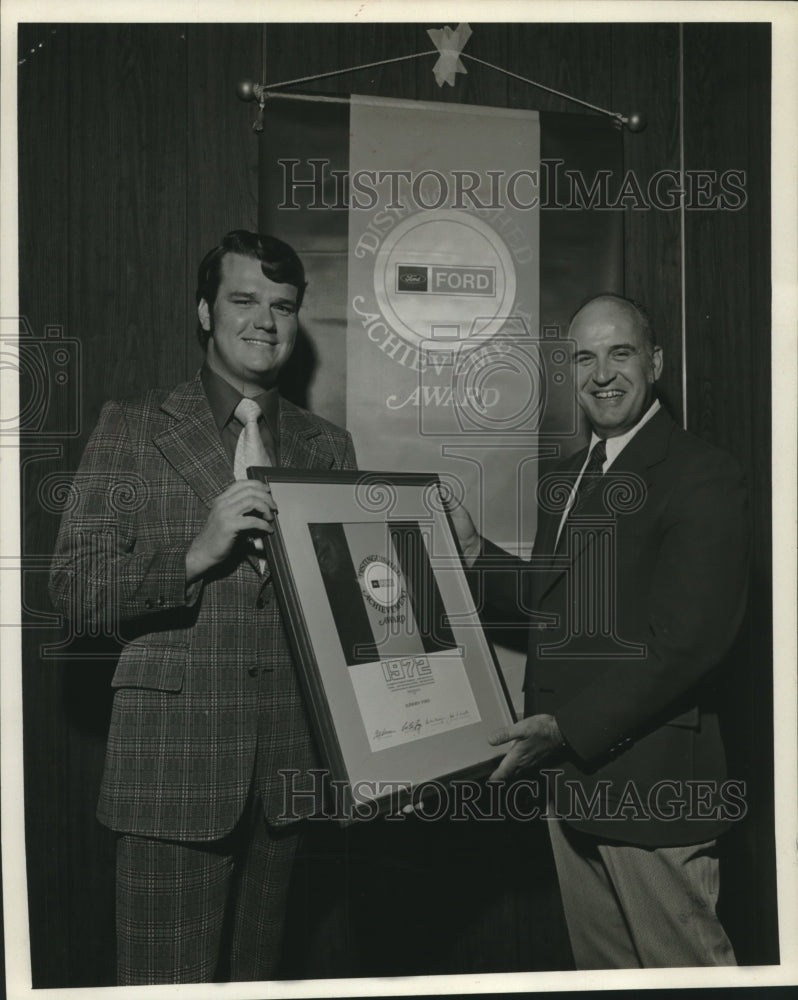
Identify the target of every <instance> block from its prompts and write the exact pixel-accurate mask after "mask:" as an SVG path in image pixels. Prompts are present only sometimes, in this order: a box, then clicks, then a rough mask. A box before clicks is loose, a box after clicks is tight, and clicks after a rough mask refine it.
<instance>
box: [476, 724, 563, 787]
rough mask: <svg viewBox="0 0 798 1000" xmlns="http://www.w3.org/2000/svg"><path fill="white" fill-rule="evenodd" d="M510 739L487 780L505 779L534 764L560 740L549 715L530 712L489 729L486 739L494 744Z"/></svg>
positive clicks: (497, 744)
mask: <svg viewBox="0 0 798 1000" xmlns="http://www.w3.org/2000/svg"><path fill="white" fill-rule="evenodd" d="M510 740H514V741H515V742H514V743H513V745H512V746H511V747H510V749H509V750H508V751H507V753H506V754H505V756H504V759H503V760H502V762H501V764H499V766H498V767H497V768H496V770H495V771H494V772H493V774H492V775H491V776H490V779H489V780H490V781H506V780H507V779H508V778H512V777H514V776H515V774H516V772H518V771H521V770H528V769H529V768H533V767H535V766H536V765H538V764H540V763H541V762H542V761H543V759H544V758H545V757H547V756H548V755H549V754H550V753H551V752H552V751H553V750H558V749H559V748H560V747H562V743H563V739H562V733H561V732H560V727H559V726H558V725H557V720H556V719H555V718H554V716H553V715H530V716H529V718H528V719H521V721H520V722H516V723H515V724H514V725H512V726H508V727H507V728H506V729H500V730H499V731H498V732H495V733H493V735H492V736H491V737H490V739H489V740H488V743H490V745H491V746H492V747H497V746H501V745H502V744H504V743H509V742H510Z"/></svg>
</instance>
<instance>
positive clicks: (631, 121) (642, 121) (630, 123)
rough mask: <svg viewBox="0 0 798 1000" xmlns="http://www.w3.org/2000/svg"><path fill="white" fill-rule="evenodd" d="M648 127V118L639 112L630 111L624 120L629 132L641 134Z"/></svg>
mask: <svg viewBox="0 0 798 1000" xmlns="http://www.w3.org/2000/svg"><path fill="white" fill-rule="evenodd" d="M646 125H648V118H646V116H645V115H644V114H643V113H642V112H641V111H632V112H630V114H629V117H628V118H627V119H626V127H627V128H628V129H629V131H630V132H642V131H643V129H644V128H645V127H646Z"/></svg>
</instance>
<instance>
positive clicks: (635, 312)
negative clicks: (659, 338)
mask: <svg viewBox="0 0 798 1000" xmlns="http://www.w3.org/2000/svg"><path fill="white" fill-rule="evenodd" d="M594 302H613V303H615V305H617V306H619V307H620V308H621V309H623V310H624V311H625V312H626V313H631V315H632V316H633V318H634V322H635V325H636V326H637V329H638V330H639V331H640V334H641V336H642V337H643V344H644V345H645V349H646V352H647V354H648V355H649V356H651V355H652V354H653V353H654V348H655V347H656V343H657V342H656V340H655V339H654V327H653V326H652V323H651V317H650V316H649V315H648V312H647V310H646V308H645V306H642V305H641V304H640V303H639V302H635V300H634V299H627V298H624V296H623V295H616V294H615V293H614V292H601V293H600V294H599V295H591V296H590V298H589V299H585V300H584V302H581V303H580V304H579V306H578V308H577V309H575V310H574V312H573V315H572V316H571V319H570V320H569V322H568V329H569V330H570V328H571V326H572V324H573V321H574V320H575V319H576V317H577V316H578V315H579V313H580V312H581V311H582V310H583V309H584V308H586V307H587V306H591V305H593V303H594Z"/></svg>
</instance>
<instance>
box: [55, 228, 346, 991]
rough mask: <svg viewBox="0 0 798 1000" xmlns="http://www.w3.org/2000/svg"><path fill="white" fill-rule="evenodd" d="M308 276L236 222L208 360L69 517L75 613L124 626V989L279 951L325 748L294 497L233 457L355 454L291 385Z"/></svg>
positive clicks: (104, 463)
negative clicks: (308, 787) (270, 551)
mask: <svg viewBox="0 0 798 1000" xmlns="http://www.w3.org/2000/svg"><path fill="white" fill-rule="evenodd" d="M304 290H305V277H304V270H303V267H302V263H301V262H300V260H299V258H298V257H297V255H296V254H295V253H294V251H293V250H292V249H291V248H290V247H289V246H288V245H287V244H285V243H283V242H281V241H280V240H277V239H275V238H273V237H270V236H265V235H260V234H256V233H250V232H246V231H244V230H237V231H234V232H232V233H229V234H228V235H227V236H226V237H224V239H223V240H222V242H221V243H220V245H219V246H217V247H215V248H214V249H213V250H211V251H210V252H209V253H208V254H207V255H206V257H205V258H204V260H203V261H202V263H201V264H200V268H199V278H198V289H197V303H198V317H199V334H200V339H201V341H202V343H203V345H204V346H205V352H206V353H205V362H204V364H203V366H202V369H201V370H200V372H198V373H197V375H196V376H195V377H194V378H193V379H192V380H191V381H189V382H186V383H183V384H181V385H178V386H176V387H174V388H172V389H168V390H161V389H154V390H152V391H150V392H148V393H146V394H145V395H144V396H143V397H141V398H139V399H134V400H125V401H121V402H109V403H107V404H106V405H105V406H104V407H103V410H102V413H101V415H100V420H99V423H98V425H97V427H96V429H95V430H94V432H93V434H92V436H91V438H90V440H89V442H88V445H87V447H86V451H85V453H84V456H83V459H82V461H81V464H80V468H79V470H78V472H77V475H76V477H75V483H74V493H73V499H74V503H73V504H72V505H71V509H69V510H68V511H67V512H66V513H65V515H64V518H63V522H62V525H61V530H60V532H59V537H58V541H57V546H56V552H55V557H54V562H53V569H52V576H51V593H52V596H53V600H54V602H55V604H56V606H57V607H58V608H59V609H60V610H61V611H62V612H63V613H64V614H65V615H66V616H68V617H71V618H80V619H81V621H82V623H83V626H84V628H85V627H87V626H88V627H89V628H92V627H93V628H97V629H100V628H102V627H103V623H105V626H106V627H107V624H108V622H109V621H112V622H113V623H114V624H115V627H116V628H117V629H118V630H120V632H121V634H122V636H123V638H124V647H123V650H122V653H121V656H120V658H119V664H118V667H117V670H116V672H115V674H114V678H113V681H112V684H113V687H114V688H115V695H114V703H113V713H112V718H111V725H110V731H109V734H108V745H107V751H106V763H105V772H104V775H103V780H102V787H101V791H100V800H99V805H98V810H97V815H98V818H99V819H100V821H101V822H102V823H104V824H106V825H107V826H109V827H110V828H111V829H113V830H116V831H118V833H119V838H118V844H117V904H116V905H117V941H118V956H117V965H118V978H119V983H120V984H136V983H143V984H146V983H168V982H200V981H211V980H213V979H219V978H230V979H234V980H248V979H267V978H270V977H272V976H273V974H274V969H275V965H276V960H277V958H278V957H279V947H280V938H281V933H282V924H283V915H284V910H285V901H286V895H287V890H288V881H289V876H290V871H291V865H292V862H293V857H294V853H295V849H296V844H297V838H298V833H297V828H298V826H299V825H300V824H297V823H296V822H290V821H289V819H287V818H286V817H284V816H281V814H282V813H283V812H284V811H285V809H284V798H285V788H284V782H283V778H282V775H281V774H280V772H281V770H285V769H292V770H295V771H299V772H300V773H303V772H307V770H308V769H309V768H311V767H314V766H318V761H317V758H316V753H315V750H314V746H313V742H312V739H311V735H310V732H309V729H308V722H307V718H306V714H305V708H304V705H303V702H302V697H301V694H300V691H299V689H298V685H297V677H296V673H295V668H294V665H293V662H292V658H291V655H290V652H289V646H288V640H287V636H286V633H285V630H284V627H283V623H282V620H281V617H280V611H279V608H278V607H277V604H276V600H275V597H274V593H273V590H272V585H271V580H270V575H269V572H268V567H266V565H265V563H263V561H262V559H261V558H260V557H259V554H258V551H257V548H256V546H257V545H258V541H257V537H258V536H260V537H262V534H263V532H264V531H272V530H273V523H272V522H273V519H274V515H275V513H276V510H275V504H274V502H273V500H272V497H271V494H270V491H269V488H268V486H267V485H266V484H264V483H262V482H258V481H254V480H247V479H241V478H237V479H234V468H236V469H238V470H240V468H241V467H242V462H245V461H246V458H245V457H244V456H243V454H242V453H241V447H242V445H243V442H244V439H245V438H246V437H247V435H249V436H250V437H249V444H250V445H252V440H253V439H254V440H255V446H256V447H259V448H260V447H262V449H263V451H262V452H261V454H262V455H263V458H262V460H261V464H262V463H263V462H265V463H271V464H276V465H282V466H293V467H298V468H339V469H340V468H354V467H355V455H354V450H353V447H352V441H351V438H350V436H349V434H348V433H347V432H346V431H344V430H342V429H341V428H338V427H336V426H334V425H333V424H330V423H329V422H327V421H325V420H323V419H321V418H319V417H315V416H312V415H311V414H309V413H307V412H305V411H304V410H301V409H299V408H298V407H295V406H293V405H291V404H290V403H288V402H287V401H286V400H284V399H281V398H280V397H279V395H278V391H277V388H276V379H277V376H278V374H279V372H280V370H281V368H282V367H283V365H284V364H285V362H286V361H287V359H288V358H289V356H290V354H291V350H292V348H293V346H294V341H295V338H296V332H297V312H298V310H299V307H300V305H301V302H302V296H303V293H304ZM244 398H246V399H254V401H255V402H256V403H257V404H258V406H259V407H260V413H261V417H259V418H258V419H257V423H255V422H254V420H253V422H252V424H251V426H250V425H249V423H248V419H247V420H245V419H244V418H243V417H242V416H241V415H240V407H239V403H240V402H241V400H242V399H244ZM249 405H250V404H247V403H245V404H244V407H245V408H246V407H247V406H249ZM255 412H256V413H257V410H256V411H255ZM245 424H246V425H247V426H246V430H245ZM253 436H254V437H253ZM258 439H259V440H258ZM250 456H251V452H250ZM249 464H255V463H253V462H252V461H250V462H249ZM260 544H261V545H262V542H261V543H260ZM311 808H312V800H311V798H310V797H307V798H302V799H301V800H297V801H296V802H294V803H292V804H291V809H290V814H291V816H296V814H297V812H301V811H303V810H306V811H310V809H311ZM228 945H229V947H228Z"/></svg>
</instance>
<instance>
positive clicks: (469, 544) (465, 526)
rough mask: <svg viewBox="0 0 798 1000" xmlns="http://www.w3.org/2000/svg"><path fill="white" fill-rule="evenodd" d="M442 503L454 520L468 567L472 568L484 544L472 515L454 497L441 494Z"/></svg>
mask: <svg viewBox="0 0 798 1000" xmlns="http://www.w3.org/2000/svg"><path fill="white" fill-rule="evenodd" d="M441 501H442V502H443V504H444V505H445V507H446V510H447V511H448V513H449V517H450V518H451V519H452V526H453V528H454V531H455V534H456V535H457V541H458V542H459V543H460V548H461V549H462V552H463V558H464V559H465V561H466V565H468V566H471V565H472V564H473V563H474V560H475V559H476V558H477V556H478V555H479V550H480V547H481V544H482V539H481V538H480V536H479V533H478V532H477V529H476V528H475V527H474V522H473V521H472V520H471V515H470V514H469V513H468V511H467V510H466V509H465V507H464V506H463V505H462V504H461V503H460V502H459V501H457V500H456V499H455V498H454V497H451V496H446V495H444V493H443V492H441Z"/></svg>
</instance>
